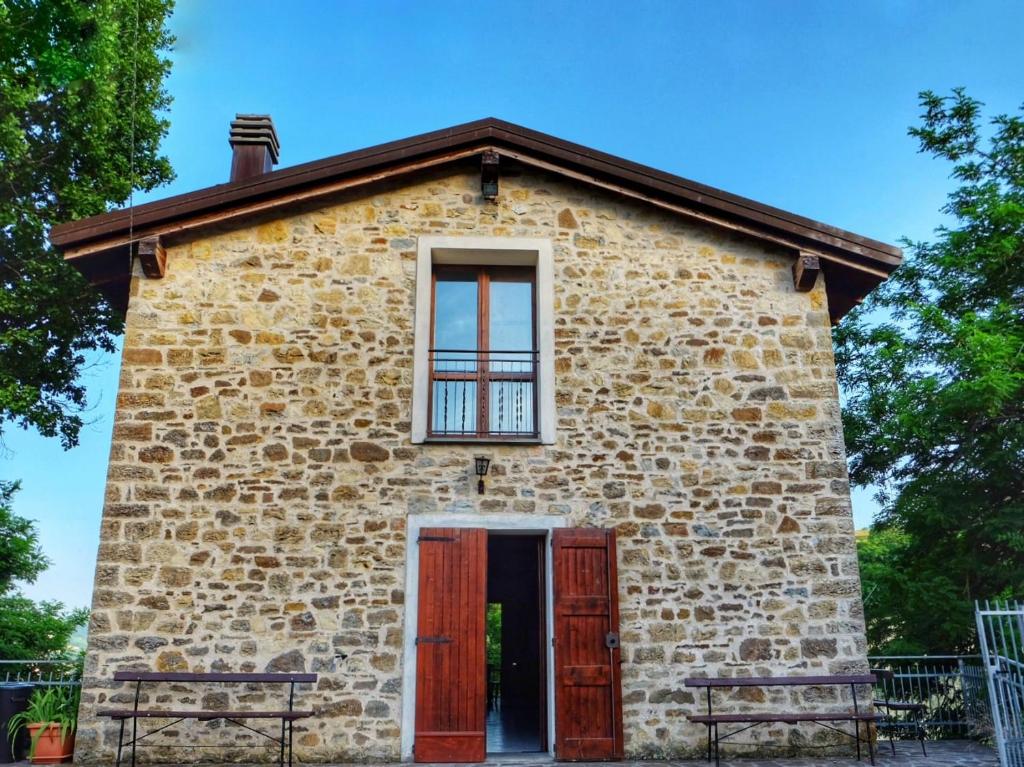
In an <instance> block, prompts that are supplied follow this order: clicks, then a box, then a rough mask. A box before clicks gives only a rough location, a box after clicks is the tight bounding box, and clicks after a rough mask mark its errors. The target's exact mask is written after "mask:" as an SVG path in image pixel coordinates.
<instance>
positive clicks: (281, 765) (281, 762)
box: [277, 718, 284, 767]
mask: <svg viewBox="0 0 1024 767" xmlns="http://www.w3.org/2000/svg"><path fill="white" fill-rule="evenodd" d="M277 767H284V718H282V719H281V750H280V753H279V754H278V756H277Z"/></svg>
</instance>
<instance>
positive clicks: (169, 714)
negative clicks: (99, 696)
mask: <svg viewBox="0 0 1024 767" xmlns="http://www.w3.org/2000/svg"><path fill="white" fill-rule="evenodd" d="M97 714H98V715H99V716H106V717H110V718H111V719H131V718H133V717H138V718H139V719H200V720H210V719H286V720H289V719H306V718H308V717H311V716H313V712H312V711H194V710H193V711H156V710H153V709H137V710H136V709H130V708H108V709H101V710H100V711H98V712H97Z"/></svg>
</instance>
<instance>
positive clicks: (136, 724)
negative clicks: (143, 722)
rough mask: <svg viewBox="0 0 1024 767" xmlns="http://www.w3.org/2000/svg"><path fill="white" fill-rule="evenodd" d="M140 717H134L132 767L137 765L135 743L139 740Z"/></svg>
mask: <svg viewBox="0 0 1024 767" xmlns="http://www.w3.org/2000/svg"><path fill="white" fill-rule="evenodd" d="M138 731H139V718H138V717H135V716H133V717H132V767H135V743H136V741H138V739H139V738H138Z"/></svg>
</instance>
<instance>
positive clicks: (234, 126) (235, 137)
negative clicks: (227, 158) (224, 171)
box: [228, 114, 281, 181]
mask: <svg viewBox="0 0 1024 767" xmlns="http://www.w3.org/2000/svg"><path fill="white" fill-rule="evenodd" d="M228 143H229V144H231V148H232V150H233V152H232V154H231V178H230V179H229V180H230V181H243V180H245V179H247V178H255V177H256V176H262V175H263V174H264V173H269V172H270V170H271V168H272V166H274V165H276V164H277V156H278V153H279V152H280V151H281V144H280V142H279V141H278V140H277V131H276V130H274V121H273V120H271V119H270V115H239V114H236V115H235V119H234V120H232V121H231V134H230V136H229V138H228Z"/></svg>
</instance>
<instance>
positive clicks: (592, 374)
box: [78, 171, 866, 761]
mask: <svg viewBox="0 0 1024 767" xmlns="http://www.w3.org/2000/svg"><path fill="white" fill-rule="evenodd" d="M501 184H502V188H501V197H500V199H499V201H498V203H497V204H489V203H485V202H483V200H482V199H481V197H480V195H479V176H478V175H477V174H475V173H470V172H466V173H463V172H461V171H450V172H449V173H447V174H444V173H434V174H432V175H423V176H420V177H419V178H418V179H417V180H416V181H410V182H406V183H405V184H403V185H399V184H394V185H387V184H382V185H380V186H378V187H376V188H374V189H372V190H370V191H369V192H365V193H364V196H362V197H354V196H353V197H349V198H339V199H337V200H336V201H334V202H333V203H331V204H330V205H324V206H323V207H320V208H317V209H315V210H304V211H300V212H292V214H291V215H288V216H283V217H280V218H277V219H266V220H263V221H262V222H258V223H255V224H252V225H251V226H249V227H247V228H239V229H234V230H229V231H221V232H218V233H212V234H209V235H208V236H205V237H204V238H202V239H196V240H194V241H191V242H186V243H183V244H179V245H176V246H174V247H171V248H170V249H169V252H168V274H167V276H166V277H165V278H164V279H162V280H149V279H146V278H144V277H142V276H141V272H140V271H139V272H137V274H136V277H135V278H134V280H133V284H132V297H131V304H130V308H129V312H128V324H127V331H126V337H125V345H124V354H123V367H122V372H121V384H120V392H119V394H118V403H117V417H116V423H115V427H114V439H113V446H112V448H111V456H110V469H109V480H108V487H107V495H106V506H105V509H104V514H103V525H102V540H101V544H100V549H99V562H98V566H97V571H96V592H95V597H94V604H93V615H92V623H91V627H90V635H89V636H90V639H89V655H88V662H87V678H86V685H85V691H84V696H83V709H82V728H81V731H80V733H79V737H78V749H79V751H78V756H79V759H80V761H98V760H101V759H107V758H109V755H110V754H111V753H112V750H113V748H114V744H115V743H116V727H114V726H113V725H110V724H109V723H101V722H99V721H97V720H96V718H95V717H94V716H93V714H92V712H93V711H94V710H95V708H96V707H98V706H102V705H108V704H110V703H111V702H114V703H117V702H125V701H128V702H130V691H129V690H127V689H125V688H120V687H117V686H115V685H113V684H112V683H110V682H109V679H110V677H111V675H112V673H113V671H114V670H116V669H118V668H123V667H129V666H132V667H138V668H157V669H162V670H179V669H180V670H192V671H204V670H205V671H218V670H259V671H262V670H265V669H267V670H293V669H305V670H308V671H316V672H318V673H319V674H320V675H321V676H320V682H319V684H318V686H317V688H316V689H315V690H309V691H305V692H303V693H302V694H301V696H300V706H303V707H306V706H313V707H315V708H316V710H317V717H316V718H315V719H313V720H307V721H306V722H305V723H304V724H303V726H302V727H301V728H300V729H299V734H297V736H296V744H297V751H298V755H299V757H300V758H301V759H303V760H310V761H316V760H335V761H343V760H356V761H363V760H384V759H397V758H398V757H399V747H400V745H399V744H400V716H401V695H402V690H401V673H402V669H401V665H402V656H401V647H402V637H403V630H404V628H405V627H404V626H403V601H404V593H403V589H404V583H405V572H404V567H405V564H404V563H405V556H406V545H407V541H406V536H405V529H406V519H407V515H408V514H410V513H422V512H429V511H445V510H458V511H463V512H465V511H478V512H498V511H500V512H514V513H521V514H531V513H544V514H555V515H565V516H567V517H569V518H570V519H571V521H572V523H573V524H576V525H599V526H613V525H614V526H616V527H617V528H618V532H619V578H620V596H621V618H622V623H621V628H622V641H623V648H624V649H623V659H624V664H623V669H622V677H623V700H624V719H625V733H626V750H627V753H628V754H629V755H632V756H645V755H649V756H655V755H659V756H660V755H679V754H683V753H688V752H694V751H696V750H698V749H700V748H702V747H703V738H704V730H703V729H702V728H699V727H694V726H690V725H688V724H687V723H686V722H685V715H686V714H687V713H691V712H693V711H695V710H696V709H697V708H699V706H700V702H699V701H698V702H697V703H696V704H695V703H694V700H693V696H692V695H691V693H690V692H689V691H687V690H685V689H684V688H682V686H681V680H682V679H683V678H685V677H687V676H692V675H697V674H711V675H720V674H736V675H743V674H770V673H776V674H779V673H785V672H789V673H811V672H820V673H824V672H844V671H851V670H858V671H863V670H866V660H865V644H864V636H863V633H864V632H863V622H862V615H861V602H860V593H859V581H858V572H857V561H856V556H855V549H854V539H853V526H852V521H851V515H850V500H849V492H848V486H847V481H846V467H845V463H844V455H843V444H842V435H841V429H840V420H839V406H838V400H837V393H836V383H835V373H834V367H833V358H832V350H831V339H830V332H829V325H828V313H827V307H826V306H825V301H826V298H825V292H824V289H823V286H822V284H821V282H820V281H819V284H818V285H817V287H816V288H815V289H814V290H813V291H812V292H810V293H796V292H794V290H793V286H792V280H791V276H790V271H789V270H790V266H791V259H790V258H789V257H788V256H787V255H786V254H784V253H780V252H777V251H774V250H773V249H771V248H770V247H769V246H766V245H764V244H761V243H758V242H755V241H752V240H747V239H743V238H740V237H738V236H734V235H730V234H728V233H726V232H724V231H718V230H715V229H710V228H707V227H704V226H699V225H696V224H694V223H691V222H689V221H687V220H685V219H683V218H681V217H677V216H675V215H673V214H669V213H666V212H662V211H659V210H657V209H655V208H653V207H648V206H646V205H643V204H641V203H636V202H632V201H628V200H622V199H618V198H615V197H613V196H611V195H609V194H605V193H603V192H599V191H594V190H591V189H589V188H585V187H581V186H577V185H573V184H570V183H567V182H566V181H565V180H562V179H558V178H553V177H546V176H542V175H532V174H524V175H522V176H520V177H516V178H508V177H506V178H503V179H502V181H501ZM427 234H446V235H458V234H473V235H479V236H487V235H495V236H499V235H500V236H527V237H549V238H551V240H552V241H553V243H554V259H555V323H556V324H555V328H556V330H555V334H556V339H555V344H556V377H557V381H556V385H557V387H556V388H557V391H556V398H557V420H558V434H557V444H555V445H552V446H546V447H545V446H514V447H513V446H509V447H495V448H488V449H487V452H488V453H489V454H490V455H491V457H492V459H493V463H492V468H491V474H490V476H489V477H488V489H487V494H486V495H484V496H478V495H477V494H476V491H475V478H474V477H473V476H472V471H473V469H472V456H473V454H474V453H476V452H477V450H478V448H476V449H475V448H474V447H473V446H471V445H470V446H453V445H425V446H413V445H412V444H411V443H410V439H409V432H410V417H411V416H410V408H411V404H410V398H411V385H412V349H413V314H414V305H413V304H414V282H415V260H416V242H417V239H416V238H417V237H418V236H420V235H427ZM342 656H346V657H345V658H344V659H342ZM158 690H159V695H157V692H156V691H154V693H153V694H152V695H151V696H150V697H149V700H150V701H151V702H158V703H159V704H160V705H164V706H167V705H171V704H179V703H181V704H193V705H195V704H202V705H212V706H224V705H227V704H228V701H229V700H230V699H231V696H233V695H238V696H241V699H242V700H243V701H244V702H248V703H253V704H256V702H257V701H258V697H257V696H255V695H252V694H249V695H246V694H245V693H244V692H241V691H230V690H229V691H227V692H225V693H222V694H220V695H218V694H216V691H211V690H200V689H197V690H191V691H190V690H188V689H187V688H185V687H181V688H171V687H169V686H165V687H161V688H158ZM785 694H786V696H791V695H792V693H791V692H787V693H785ZM270 699H271V698H269V697H268V698H267V699H266V700H267V701H269V700H270ZM724 700H726V696H723V701H724ZM737 703H742V700H739V701H737ZM787 732H789V731H788V730H786V729H785V728H783V729H782V730H781V732H780V733H779V737H786V733H787ZM793 732H794V733H796V734H795V735H794V737H797V738H798V739H799V738H800V737H803V735H802V734H801V733H800V731H796V730H794V731H793ZM238 733H241V731H238V730H235V731H230V732H228V731H226V732H224V733H223V737H224V738H225V739H226V741H225V742H231V740H230V739H231V738H232V737H241V736H240V735H238ZM806 734H807V735H808V736H809V735H810V733H806ZM160 753H161V752H156V754H157V755H158V756H159V755H160ZM162 753H163V754H164V755H165V756H167V755H168V754H169V753H170V752H162ZM208 755H209V754H208ZM216 757H217V758H223V759H236V758H237V759H241V758H246V759H251V758H252V757H251V756H249V755H245V756H243V755H242V753H241V752H238V753H235V752H233V751H231V750H226V751H224V752H221V753H218V754H217V755H216ZM168 758H171V757H168ZM187 758H189V759H191V758H193V757H192V755H191V754H188V755H187Z"/></svg>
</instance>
